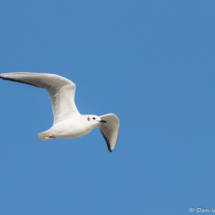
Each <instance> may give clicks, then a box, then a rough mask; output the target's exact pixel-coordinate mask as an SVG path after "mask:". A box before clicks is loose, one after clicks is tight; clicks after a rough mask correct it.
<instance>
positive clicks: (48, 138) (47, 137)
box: [45, 134, 55, 140]
mask: <svg viewBox="0 0 215 215" xmlns="http://www.w3.org/2000/svg"><path fill="white" fill-rule="evenodd" d="M54 138H55V137H52V136H51V134H46V136H45V140H53V139H54Z"/></svg>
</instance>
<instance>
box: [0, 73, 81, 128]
mask: <svg viewBox="0 0 215 215" xmlns="http://www.w3.org/2000/svg"><path fill="white" fill-rule="evenodd" d="M0 78H1V79H3V80H9V81H16V82H20V83H24V84H29V85H32V86H35V87H40V88H44V89H46V90H47V91H48V93H49V95H50V98H51V103H52V110H53V114H54V124H56V123H58V122H60V121H62V120H64V119H68V118H73V117H74V116H75V115H79V114H80V113H79V112H78V110H77V108H76V105H75V101H74V99H75V89H76V86H75V84H74V83H73V82H72V81H70V80H68V79H66V78H64V77H61V76H59V75H54V74H45V73H30V72H12V73H3V74H0Z"/></svg>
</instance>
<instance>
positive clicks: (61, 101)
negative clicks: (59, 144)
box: [0, 72, 119, 152]
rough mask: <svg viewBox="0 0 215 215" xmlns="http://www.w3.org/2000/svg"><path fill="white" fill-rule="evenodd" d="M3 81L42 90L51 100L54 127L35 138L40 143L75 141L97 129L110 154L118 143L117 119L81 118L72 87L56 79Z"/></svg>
mask: <svg viewBox="0 0 215 215" xmlns="http://www.w3.org/2000/svg"><path fill="white" fill-rule="evenodd" d="M0 78H1V79H3V80H10V81H16V82H20V83H25V84H29V85H33V86H35V87H40V88H44V89H46V90H47V91H48V93H49V96H50V98H51V103H52V110H53V115H54V123H53V126H52V127H51V128H50V129H49V130H47V131H45V132H42V133H39V134H38V136H39V138H40V139H41V140H46V139H54V138H64V139H65V138H75V137H81V136H83V135H86V134H88V133H89V132H90V131H91V130H92V129H93V128H95V127H98V128H100V131H101V133H102V135H103V136H104V138H105V140H106V142H107V146H108V149H109V151H110V152H111V151H112V150H113V149H114V147H115V145H116V142H117V138H118V133H119V119H118V117H117V116H116V115H115V114H107V115H103V116H100V117H99V116H95V115H82V114H80V113H79V111H78V109H77V107H76V105H75V101H74V99H75V89H76V86H75V84H74V83H73V82H72V81H70V80H68V79H66V78H64V77H61V76H59V75H54V74H42V73H30V72H13V73H3V74H1V75H0Z"/></svg>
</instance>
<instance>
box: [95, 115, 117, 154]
mask: <svg viewBox="0 0 215 215" xmlns="http://www.w3.org/2000/svg"><path fill="white" fill-rule="evenodd" d="M100 118H101V119H102V120H105V121H107V123H100V125H99V128H100V131H101V133H102V135H103V137H104V138H105V140H106V142H107V147H108V150H109V151H110V152H112V151H113V149H114V147H115V145H116V142H117V139H118V134H119V119H118V117H117V116H116V115H115V114H113V113H109V114H106V115H103V116H100Z"/></svg>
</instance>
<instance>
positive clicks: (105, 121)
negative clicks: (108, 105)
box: [99, 120, 107, 123]
mask: <svg viewBox="0 0 215 215" xmlns="http://www.w3.org/2000/svg"><path fill="white" fill-rule="evenodd" d="M99 122H104V123H107V121H105V120H100V121H99Z"/></svg>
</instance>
